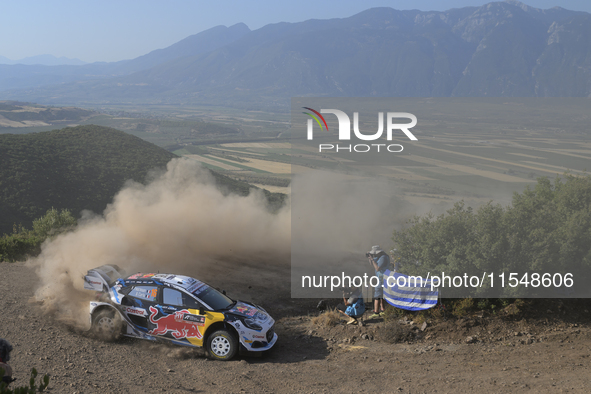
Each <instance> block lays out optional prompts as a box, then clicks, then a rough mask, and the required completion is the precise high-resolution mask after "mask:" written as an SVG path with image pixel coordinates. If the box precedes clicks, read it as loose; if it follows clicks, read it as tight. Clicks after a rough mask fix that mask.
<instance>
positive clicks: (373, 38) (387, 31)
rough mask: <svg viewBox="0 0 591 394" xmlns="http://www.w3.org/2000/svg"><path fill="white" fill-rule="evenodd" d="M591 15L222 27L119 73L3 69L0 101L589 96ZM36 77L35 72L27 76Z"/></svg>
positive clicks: (379, 15)
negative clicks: (258, 27)
mask: <svg viewBox="0 0 591 394" xmlns="http://www.w3.org/2000/svg"><path fill="white" fill-rule="evenodd" d="M589 37H591V14H588V13H585V12H576V11H569V10H565V9H563V8H560V7H554V8H551V9H548V10H541V9H537V8H533V7H529V6H527V5H525V4H523V3H520V2H517V1H514V0H509V1H505V2H493V3H489V4H485V5H483V6H481V7H465V8H459V9H451V10H448V11H443V12H436V11H428V12H427V11H418V10H410V11H398V10H395V9H392V8H373V9H369V10H366V11H364V12H361V13H359V14H356V15H353V16H351V17H348V18H342V19H328V20H308V21H304V22H300V23H276V24H271V25H267V26H264V27H262V28H260V29H257V30H253V31H250V30H249V29H248V27H246V26H245V25H243V24H239V25H235V26H232V27H223V26H219V27H216V28H213V29H209V30H206V31H204V32H201V33H199V34H196V35H194V36H191V37H188V38H186V39H185V40H182V41H180V42H178V43H176V44H174V45H172V46H170V47H168V48H165V49H162V50H158V51H153V52H151V53H149V54H147V55H144V56H141V57H139V58H136V59H133V60H129V61H124V62H116V63H102V64H101V63H93V64H89V65H83V66H56V67H55V68H53V69H52V70H49V69H48V68H47V67H45V68H43V66H29V67H33V68H30V69H25V68H24V67H25V66H8V65H0V91H2V90H4V91H3V92H1V93H0V97H2V98H4V99H13V100H16V99H18V100H27V101H35V102H40V103H49V104H66V103H73V102H76V103H80V104H81V103H104V102H137V103H197V104H218V105H220V104H221V105H229V106H242V107H256V106H264V107H273V106H282V107H284V106H286V105H288V103H289V99H290V98H291V97H293V96H355V97H356V96H376V97H380V96H395V97H408V96H439V97H448V96H512V97H564V96H570V97H588V96H589V95H591V40H589ZM35 67H36V68H35Z"/></svg>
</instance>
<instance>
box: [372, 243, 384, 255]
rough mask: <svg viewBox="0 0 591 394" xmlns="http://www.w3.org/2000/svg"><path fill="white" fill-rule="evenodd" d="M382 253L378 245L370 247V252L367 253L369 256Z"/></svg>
mask: <svg viewBox="0 0 591 394" xmlns="http://www.w3.org/2000/svg"><path fill="white" fill-rule="evenodd" d="M381 252H383V250H382V248H380V245H374V246H372V247H371V251H370V252H369V253H371V254H378V253H381Z"/></svg>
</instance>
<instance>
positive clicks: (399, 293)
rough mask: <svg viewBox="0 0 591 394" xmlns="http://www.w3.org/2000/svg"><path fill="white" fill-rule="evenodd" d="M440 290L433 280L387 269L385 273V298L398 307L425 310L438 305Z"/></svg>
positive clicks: (409, 309)
mask: <svg viewBox="0 0 591 394" xmlns="http://www.w3.org/2000/svg"><path fill="white" fill-rule="evenodd" d="M438 297H439V290H438V289H437V288H433V289H432V288H431V281H430V280H429V281H427V280H424V279H422V278H421V277H415V276H408V275H403V274H399V273H394V272H392V271H390V270H387V271H386V272H385V273H384V299H385V300H386V301H387V302H388V304H390V305H392V306H395V307H396V308H400V309H406V310H408V311H423V310H425V309H429V308H433V307H434V306H435V305H437V298H438Z"/></svg>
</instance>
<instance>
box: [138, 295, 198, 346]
mask: <svg viewBox="0 0 591 394" xmlns="http://www.w3.org/2000/svg"><path fill="white" fill-rule="evenodd" d="M161 294H162V297H161V298H162V302H161V304H159V305H156V306H155V308H154V309H155V310H156V311H157V313H155V314H153V315H152V314H150V318H149V320H150V323H151V324H152V327H153V328H152V329H151V330H150V334H153V335H158V336H160V337H162V338H166V339H170V340H174V341H181V342H189V344H191V345H194V346H202V345H203V334H204V331H203V328H204V323H205V316H202V315H199V309H200V308H201V309H202V308H203V306H202V305H201V304H200V303H199V302H198V301H197V300H196V299H195V298H193V297H191V296H190V295H188V294H187V293H185V292H183V291H180V290H178V289H174V288H171V287H167V286H164V287H162V288H161Z"/></svg>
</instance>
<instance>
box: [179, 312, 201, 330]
mask: <svg viewBox="0 0 591 394" xmlns="http://www.w3.org/2000/svg"><path fill="white" fill-rule="evenodd" d="M183 320H185V321H189V322H191V323H195V324H197V325H198V326H201V327H202V326H204V325H205V316H195V315H188V314H185V317H183Z"/></svg>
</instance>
